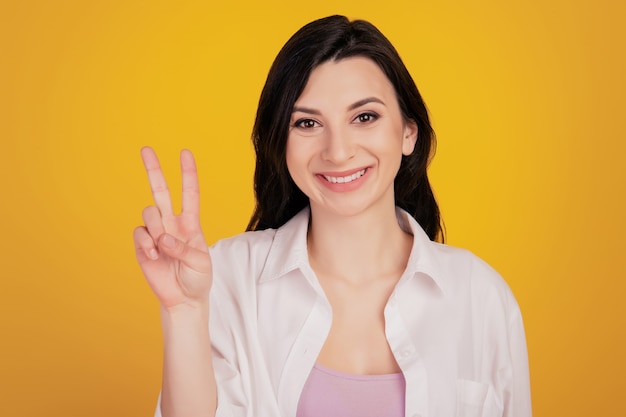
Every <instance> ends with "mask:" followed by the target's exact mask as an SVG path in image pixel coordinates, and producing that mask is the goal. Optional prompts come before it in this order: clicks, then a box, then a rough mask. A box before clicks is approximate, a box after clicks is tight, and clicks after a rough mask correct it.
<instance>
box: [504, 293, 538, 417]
mask: <svg viewBox="0 0 626 417" xmlns="http://www.w3.org/2000/svg"><path fill="white" fill-rule="evenodd" d="M509 349H510V358H511V379H510V385H509V387H508V389H507V391H506V393H505V404H504V413H503V416H504V417H531V416H532V406H531V398H530V374H529V366H528V352H527V347H526V335H525V332H524V323H523V321H522V315H521V312H520V310H519V307H518V306H517V303H516V302H515V308H514V310H513V312H512V314H511V317H510V320H509Z"/></svg>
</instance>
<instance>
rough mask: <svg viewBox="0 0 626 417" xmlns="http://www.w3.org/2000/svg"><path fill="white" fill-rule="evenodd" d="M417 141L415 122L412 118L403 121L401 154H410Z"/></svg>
mask: <svg viewBox="0 0 626 417" xmlns="http://www.w3.org/2000/svg"><path fill="white" fill-rule="evenodd" d="M416 143H417V123H415V122H414V121H413V120H407V121H405V122H404V136H403V137H402V154H403V155H405V156H408V155H411V154H412V153H413V149H415V144H416Z"/></svg>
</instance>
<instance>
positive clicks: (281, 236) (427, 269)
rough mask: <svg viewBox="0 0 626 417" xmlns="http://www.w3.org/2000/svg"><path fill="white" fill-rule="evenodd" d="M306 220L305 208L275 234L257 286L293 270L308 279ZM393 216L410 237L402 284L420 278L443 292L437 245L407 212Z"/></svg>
mask: <svg viewBox="0 0 626 417" xmlns="http://www.w3.org/2000/svg"><path fill="white" fill-rule="evenodd" d="M309 216H310V214H309V208H308V207H307V208H304V209H303V210H302V211H300V212H299V213H298V214H296V215H295V216H294V217H293V218H291V219H290V220H289V221H288V222H287V223H285V224H284V225H283V226H282V227H280V228H279V229H277V230H276V235H275V236H274V240H273V242H272V246H271V247H270V251H269V253H268V256H267V262H266V263H265V268H264V269H263V271H262V273H261V276H260V277H259V283H263V282H267V281H271V280H273V279H276V278H279V277H281V276H283V275H285V274H287V273H289V272H291V271H293V270H295V269H300V270H302V272H303V273H304V274H305V275H307V276H308V275H309V274H308V272H309V271H311V266H310V264H309V255H308V251H307V231H308V228H309ZM396 216H397V218H398V224H399V225H400V227H401V228H402V229H403V230H404V231H406V232H408V233H410V234H412V235H413V248H412V250H411V255H410V256H409V261H408V263H407V267H406V270H405V272H404V274H403V276H402V278H401V281H404V280H406V279H411V278H414V277H416V276H417V275H420V274H421V275H426V276H427V277H429V278H430V279H431V280H432V281H434V283H435V284H436V285H437V286H438V287H439V288H440V289H441V290H442V291H444V292H445V291H446V283H445V280H444V276H443V274H442V268H441V265H440V264H439V262H438V257H437V256H436V253H435V252H436V249H435V246H436V245H439V244H438V243H435V242H432V241H431V240H430V239H429V238H428V235H426V233H425V232H424V230H423V229H422V228H421V227H420V225H419V224H418V223H417V221H416V220H415V219H414V218H413V216H411V215H410V214H409V213H407V212H406V211H404V210H402V209H401V208H399V207H396Z"/></svg>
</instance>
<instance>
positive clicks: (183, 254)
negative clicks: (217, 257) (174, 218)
mask: <svg viewBox="0 0 626 417" xmlns="http://www.w3.org/2000/svg"><path fill="white" fill-rule="evenodd" d="M158 245H159V250H160V251H162V252H163V253H165V254H166V255H168V256H169V257H171V258H174V259H177V260H179V261H180V262H182V263H183V264H185V265H186V266H187V267H189V268H191V269H193V270H194V271H196V272H201V273H206V272H209V271H210V270H211V257H210V255H209V252H208V251H207V250H200V249H197V248H194V247H192V246H189V245H188V244H186V243H185V242H183V241H182V240H180V239H177V238H175V237H174V236H172V235H170V234H168V233H163V235H161V237H160V238H159V240H158Z"/></svg>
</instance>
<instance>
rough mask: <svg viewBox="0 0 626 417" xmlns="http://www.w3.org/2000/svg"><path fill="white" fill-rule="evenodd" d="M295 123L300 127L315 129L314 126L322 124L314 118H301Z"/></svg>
mask: <svg viewBox="0 0 626 417" xmlns="http://www.w3.org/2000/svg"><path fill="white" fill-rule="evenodd" d="M293 125H294V126H295V127H297V128H300V129H313V128H314V127H318V126H319V125H320V124H319V123H317V122H316V121H315V120H313V119H300V120H297V121H296V122H295V123H294V124H293Z"/></svg>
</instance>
